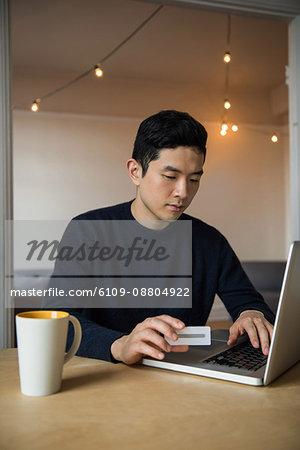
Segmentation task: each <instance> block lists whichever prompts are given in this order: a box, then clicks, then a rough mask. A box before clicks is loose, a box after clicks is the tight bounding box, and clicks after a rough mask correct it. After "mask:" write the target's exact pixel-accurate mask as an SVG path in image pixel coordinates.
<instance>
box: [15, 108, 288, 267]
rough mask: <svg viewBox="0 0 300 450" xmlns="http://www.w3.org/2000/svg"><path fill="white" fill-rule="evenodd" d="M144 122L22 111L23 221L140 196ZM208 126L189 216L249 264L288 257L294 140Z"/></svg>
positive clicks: (18, 166) (264, 130)
mask: <svg viewBox="0 0 300 450" xmlns="http://www.w3.org/2000/svg"><path fill="white" fill-rule="evenodd" d="M141 120H142V118H139V119H137V118H132V119H130V118H117V117H103V116H83V115H71V114H57V113H38V114H33V113H31V112H21V111H15V112H14V133H13V134H14V196H15V197H14V210H15V219H70V218H71V217H73V216H74V215H76V214H79V213H81V212H84V211H87V210H89V209H94V208H98V207H102V206H107V205H112V204H116V203H120V202H123V201H127V200H129V199H131V198H133V197H134V193H135V190H134V187H133V185H132V183H131V182H130V180H129V177H128V175H127V172H126V168H125V163H126V160H127V159H128V158H129V157H130V156H131V152H132V147H133V141H134V138H135V134H136V131H137V128H138V125H139V123H140V122H141ZM204 125H205V126H206V128H207V130H208V136H209V139H208V154H207V161H206V164H205V168H204V170H205V176H204V177H203V181H201V188H200V192H199V193H198V194H197V197H196V198H195V200H194V202H193V204H192V206H191V207H190V208H189V210H188V211H187V212H189V213H190V214H193V215H195V216H197V217H199V218H201V219H203V220H205V221H207V222H209V223H210V224H212V225H214V226H216V227H217V228H218V229H220V230H221V231H222V232H223V233H224V234H225V236H226V237H227V238H228V239H229V241H230V242H231V244H232V246H233V247H234V249H235V250H236V252H237V253H238V255H239V257H240V258H241V259H242V260H254V259H258V260H273V259H284V258H286V255H287V244H288V242H289V223H288V219H287V217H288V200H287V199H288V192H287V186H288V145H287V144H288V142H287V137H286V136H284V135H282V139H281V141H280V142H279V143H278V144H272V143H270V139H269V136H270V132H271V131H273V130H272V129H270V128H269V127H267V126H261V127H258V126H256V127H251V126H250V125H244V126H243V125H242V124H240V131H239V132H238V133H237V134H235V135H233V134H231V135H228V136H226V137H225V138H224V137H221V136H220V135H219V124H214V123H204ZM277 130H278V127H277ZM281 131H282V133H284V130H283V129H282V130H281Z"/></svg>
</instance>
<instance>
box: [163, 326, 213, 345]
mask: <svg viewBox="0 0 300 450" xmlns="http://www.w3.org/2000/svg"><path fill="white" fill-rule="evenodd" d="M176 333H177V334H178V339H177V341H172V339H170V338H169V337H167V336H165V340H166V341H167V342H168V344H170V345H210V344H211V338H210V327H185V328H184V329H183V330H176Z"/></svg>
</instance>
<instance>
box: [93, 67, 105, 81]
mask: <svg viewBox="0 0 300 450" xmlns="http://www.w3.org/2000/svg"><path fill="white" fill-rule="evenodd" d="M94 71H95V75H96V77H98V78H100V77H102V75H103V70H102V69H100V67H99V66H95V67H94Z"/></svg>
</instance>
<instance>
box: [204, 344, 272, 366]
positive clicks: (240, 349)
mask: <svg viewBox="0 0 300 450" xmlns="http://www.w3.org/2000/svg"><path fill="white" fill-rule="evenodd" d="M267 358H268V356H266V355H264V354H263V353H262V351H261V348H254V347H253V346H252V344H251V342H249V341H247V342H243V343H242V344H239V345H236V346H235V347H232V348H229V349H228V350H225V351H224V352H222V353H219V354H217V355H215V356H212V357H211V358H208V359H205V360H204V361H202V362H204V363H208V364H217V365H221V366H228V367H238V368H239V369H246V370H251V371H256V370H258V369H259V368H260V367H262V366H263V365H264V364H266V361H267Z"/></svg>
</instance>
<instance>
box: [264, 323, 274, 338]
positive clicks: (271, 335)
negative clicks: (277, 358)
mask: <svg viewBox="0 0 300 450" xmlns="http://www.w3.org/2000/svg"><path fill="white" fill-rule="evenodd" d="M265 326H266V328H267V330H268V333H269V336H270V342H271V340H272V337H273V331H274V327H273V325H272V324H271V323H270V322H268V321H267V320H266V322H265Z"/></svg>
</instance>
